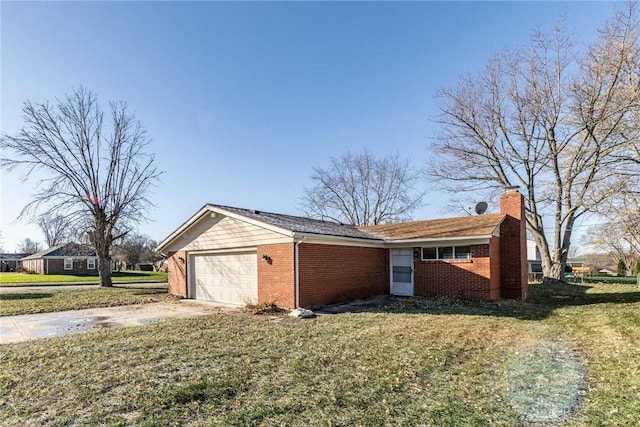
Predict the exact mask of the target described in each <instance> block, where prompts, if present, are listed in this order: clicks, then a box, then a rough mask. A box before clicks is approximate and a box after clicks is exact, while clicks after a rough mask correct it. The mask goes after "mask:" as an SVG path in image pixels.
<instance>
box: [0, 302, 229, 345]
mask: <svg viewBox="0 0 640 427" xmlns="http://www.w3.org/2000/svg"><path fill="white" fill-rule="evenodd" d="M232 310H235V309H234V308H231V307H224V306H219V305H214V304H207V303H197V302H193V301H187V300H184V301H180V302H175V303H169V302H152V303H147V304H138V305H125V306H118V307H102V308H91V309H86V310H72V311H60V312H55V313H42V314H22V315H17V316H0V344H7V343H15V342H22V341H27V340H31V339H36V338H46V337H57V336H62V335H71V334H78V333H81V332H85V331H88V330H91V329H101V328H121V327H125V326H134V325H148V324H150V323H156V322H160V321H162V320H164V319H175V318H184V317H195V316H203V315H207V314H213V313H219V312H220V311H232Z"/></svg>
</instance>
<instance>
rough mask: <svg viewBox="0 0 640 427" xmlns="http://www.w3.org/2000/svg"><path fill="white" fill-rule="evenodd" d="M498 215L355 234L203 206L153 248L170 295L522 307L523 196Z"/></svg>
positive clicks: (294, 303)
mask: <svg viewBox="0 0 640 427" xmlns="http://www.w3.org/2000/svg"><path fill="white" fill-rule="evenodd" d="M500 205H501V211H500V213H499V214H487V215H479V216H466V217H460V218H449V219H438V220H431V221H414V222H405V223H395V224H385V225H377V226H369V227H354V226H350V225H343V224H338V223H334V222H327V221H321V220H315V219H309V218H302V217H296V216H290V215H282V214H275V213H269V212H261V211H256V210H248V209H240V208H233V207H228V206H220V205H213V204H207V205H205V206H204V207H203V208H202V209H200V210H199V211H198V212H197V213H196V214H195V215H193V216H192V217H191V218H190V219H189V220H187V221H186V222H185V223H184V224H183V225H181V226H180V227H179V228H178V229H177V230H176V231H174V232H173V233H171V235H169V236H168V237H167V238H166V239H165V240H164V241H162V242H161V243H160V245H159V247H158V251H160V252H163V253H167V254H168V255H169V292H170V293H172V294H175V295H181V296H184V297H187V298H193V299H198V300H205V301H215V302H220V303H227V304H237V305H242V304H247V303H259V302H273V303H276V304H277V305H279V306H281V307H315V306H320V305H325V304H330V303H335V302H340V301H347V300H352V299H357V298H366V297H370V296H374V295H381V294H392V295H406V296H410V295H425V296H426V295H459V296H463V297H477V298H487V299H498V298H517V299H521V298H525V297H526V293H527V247H526V235H525V222H524V221H523V218H524V202H523V198H522V195H521V194H520V193H519V192H518V191H515V190H510V191H508V192H507V193H506V194H504V195H503V196H502V197H501V201H500Z"/></svg>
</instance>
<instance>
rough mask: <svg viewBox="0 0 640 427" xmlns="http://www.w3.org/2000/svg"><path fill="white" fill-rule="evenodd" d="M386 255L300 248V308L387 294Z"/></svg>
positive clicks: (327, 247) (352, 249)
mask: <svg viewBox="0 0 640 427" xmlns="http://www.w3.org/2000/svg"><path fill="white" fill-rule="evenodd" d="M388 253H389V251H388V250H387V249H382V248H364V247H355V246H338V245H318V244H305V243H302V244H300V246H299V268H300V273H299V274H300V284H299V286H300V306H301V307H307V308H308V307H316V306H320V305H325V304H331V303H334V302H340V301H348V300H354V299H358V298H367V297H371V296H375V295H382V294H388V293H389V255H388Z"/></svg>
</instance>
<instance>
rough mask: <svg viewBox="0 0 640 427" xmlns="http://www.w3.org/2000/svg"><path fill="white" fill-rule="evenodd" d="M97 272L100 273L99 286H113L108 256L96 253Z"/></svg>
mask: <svg viewBox="0 0 640 427" xmlns="http://www.w3.org/2000/svg"><path fill="white" fill-rule="evenodd" d="M98 274H99V275H100V286H102V287H106V288H110V287H112V286H113V282H112V281H111V258H110V257H109V256H106V257H102V256H100V254H98Z"/></svg>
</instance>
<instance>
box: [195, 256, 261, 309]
mask: <svg viewBox="0 0 640 427" xmlns="http://www.w3.org/2000/svg"><path fill="white" fill-rule="evenodd" d="M192 265H193V269H194V275H193V280H194V283H193V290H194V293H195V295H194V296H193V297H194V298H195V299H198V300H204V301H215V302H220V303H225V304H238V305H245V304H249V303H251V304H255V303H256V302H257V301H258V262H257V255H256V253H255V252H253V253H233V254H216V255H194V256H193V264H192Z"/></svg>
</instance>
